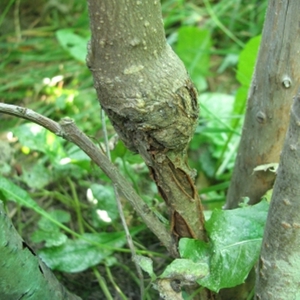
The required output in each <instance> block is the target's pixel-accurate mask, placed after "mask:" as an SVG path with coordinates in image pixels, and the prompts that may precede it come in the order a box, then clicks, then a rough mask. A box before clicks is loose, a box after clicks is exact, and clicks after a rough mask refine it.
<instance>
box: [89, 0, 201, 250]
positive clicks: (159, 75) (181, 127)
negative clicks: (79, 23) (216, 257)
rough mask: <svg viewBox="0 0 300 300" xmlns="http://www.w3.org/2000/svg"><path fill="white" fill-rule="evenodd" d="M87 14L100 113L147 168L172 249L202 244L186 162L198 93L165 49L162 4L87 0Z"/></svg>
mask: <svg viewBox="0 0 300 300" xmlns="http://www.w3.org/2000/svg"><path fill="white" fill-rule="evenodd" d="M88 6H89V15H90V23H91V24H90V26H91V32H92V39H91V42H90V45H89V49H88V57H87V65H88V67H89V68H90V70H91V71H92V73H93V77H94V85H95V88H96V90H97V94H98V99H99V101H100V105H101V107H102V108H103V109H104V110H105V112H106V113H107V115H108V116H109V118H110V120H111V122H112V124H113V126H114V128H115V130H116V131H117V133H118V135H119V136H120V138H121V139H122V141H123V142H124V143H125V145H126V146H127V147H128V148H129V149H130V150H131V151H134V152H136V153H139V154H140V155H141V156H142V157H143V159H144V160H145V163H146V164H147V166H148V167H149V170H150V174H151V176H152V177H153V179H154V181H155V182H156V184H157V187H158V190H159V192H160V194H161V196H162V197H163V198H164V200H165V202H166V204H167V206H168V209H169V211H170V219H171V233H172V235H173V237H174V244H175V245H176V244H177V241H178V239H179V238H180V237H191V238H196V239H202V240H205V232H204V226H203V223H204V217H203V211H202V208H201V203H200V199H199V197H198V193H197V190H196V188H195V186H194V176H195V172H194V171H193V170H191V169H190V168H189V166H188V164H187V154H186V150H187V146H188V143H189V141H190V139H191V138H192V136H193V133H194V129H195V126H196V124H197V120H198V113H199V111H198V103H197V93H196V90H195V88H194V86H193V83H192V82H191V80H190V78H189V76H188V74H187V71H186V69H185V67H184V65H183V63H182V62H181V61H180V60H179V58H178V57H177V56H176V55H175V53H174V52H173V51H172V49H171V47H170V46H169V45H168V44H167V42H166V39H165V33H164V28H163V20H162V16H161V7H160V1H156V0H155V1H154V0H153V1H136V0H103V1H96V0H89V1H88ZM154 233H155V232H154Z"/></svg>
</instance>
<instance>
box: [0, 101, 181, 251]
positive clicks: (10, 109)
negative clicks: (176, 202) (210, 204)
mask: <svg viewBox="0 0 300 300" xmlns="http://www.w3.org/2000/svg"><path fill="white" fill-rule="evenodd" d="M0 113H5V114H9V115H12V116H17V117H20V118H23V119H26V120H29V121H31V122H34V123H36V124H38V125H41V126H42V127H44V128H46V129H48V130H49V131H51V132H53V133H54V134H56V135H57V136H61V137H62V138H64V139H65V140H67V141H70V142H72V143H73V144H75V145H77V146H78V147H79V148H80V149H81V150H83V151H84V152H85V153H86V154H87V155H88V156H89V157H90V158H91V160H92V161H93V162H94V163H95V164H96V165H97V166H98V167H100V168H101V169H102V171H103V172H104V173H105V174H106V175H107V176H108V177H109V178H110V179H111V181H112V182H113V184H114V185H115V186H116V187H117V188H118V191H120V192H121V193H122V195H123V196H124V197H125V198H126V199H127V200H128V201H129V202H130V204H131V205H132V207H133V208H134V209H135V210H136V211H137V213H138V215H139V216H140V217H141V218H142V219H143V221H144V222H145V224H146V225H147V226H148V227H149V229H150V230H151V231H152V232H153V233H154V234H155V235H156V236H157V238H158V239H159V240H160V242H161V243H162V244H163V245H164V246H165V247H166V248H167V250H168V251H169V253H170V254H172V255H173V256H176V255H177V249H176V248H174V243H173V241H172V237H171V235H170V232H169V231H168V230H167V229H166V228H165V226H164V225H163V224H162V223H161V222H160V221H159V220H158V219H157V217H156V216H155V214H154V213H153V212H152V211H151V210H150V208H149V207H148V205H147V204H146V203H145V202H144V201H143V200H142V199H141V198H140V197H139V195H138V194H137V193H136V191H135V190H134V189H133V187H132V186H131V185H130V184H129V183H128V181H127V180H126V179H125V178H124V177H123V176H122V175H121V174H120V172H119V171H118V169H117V168H116V167H115V166H114V165H113V164H112V163H111V162H110V161H109V159H108V158H107V157H106V155H105V154H104V153H103V152H102V151H101V150H100V149H99V148H98V147H97V146H96V145H95V144H94V143H93V142H92V141H91V140H90V139H89V138H88V137H87V136H86V135H85V134H84V133H83V132H82V131H81V130H80V129H79V128H78V127H77V126H76V125H75V122H74V120H72V119H70V118H63V119H62V120H61V121H60V122H59V123H57V122H55V121H53V120H51V119H49V118H47V117H45V116H42V115H40V114H38V113H37V112H35V111H33V110H31V109H27V108H24V107H20V106H16V105H10V104H5V103H0Z"/></svg>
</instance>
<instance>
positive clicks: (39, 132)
mask: <svg viewBox="0 0 300 300" xmlns="http://www.w3.org/2000/svg"><path fill="white" fill-rule="evenodd" d="M12 131H13V133H14V135H16V136H17V137H18V139H19V142H20V144H21V145H22V146H25V147H27V148H29V149H30V150H31V151H32V150H34V151H39V152H42V153H45V154H46V155H47V156H48V157H49V159H50V160H51V162H53V163H57V164H59V163H60V159H62V158H64V157H65V156H66V153H65V150H64V147H63V145H62V142H63V140H62V139H61V138H60V137H57V136H56V135H55V134H54V133H52V132H50V131H48V130H46V129H45V128H43V127H41V126H39V125H37V124H33V123H26V124H23V125H21V126H19V127H17V128H14V129H13V130H12Z"/></svg>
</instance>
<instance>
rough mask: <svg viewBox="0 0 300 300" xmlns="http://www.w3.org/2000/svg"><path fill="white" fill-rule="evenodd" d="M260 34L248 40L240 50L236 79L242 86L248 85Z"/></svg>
mask: <svg viewBox="0 0 300 300" xmlns="http://www.w3.org/2000/svg"><path fill="white" fill-rule="evenodd" d="M260 40H261V35H259V36H256V37H254V38H252V39H250V40H249V41H248V43H247V44H246V46H245V48H244V49H243V50H242V51H241V54H240V57H239V63H238V68H237V76H236V78H237V80H238V81H239V82H240V83H241V84H242V85H244V86H246V87H249V86H250V83H251V78H252V74H253V71H254V66H255V62H256V57H257V53H258V49H259V45H260Z"/></svg>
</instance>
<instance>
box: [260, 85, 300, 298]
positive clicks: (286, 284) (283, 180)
mask: <svg viewBox="0 0 300 300" xmlns="http://www.w3.org/2000/svg"><path fill="white" fill-rule="evenodd" d="M299 137H300V91H299V92H298V95H297V97H296V99H295V100H294V104H293V107H292V110H291V118H290V125H289V129H288V132H287V135H286V138H285V143H284V147H283V150H282V154H281V159H280V164H279V169H278V174H277V178H276V182H275V185H274V189H273V196H272V200H271V205H270V211H269V214H268V219H267V224H266V228H265V234H264V239H263V243H262V250H261V254H260V258H259V266H258V272H257V283H256V299H263V300H268V299H270V300H271V299H285V300H292V299H299V298H300V273H299V268H300V253H299V245H300V213H299V212H300V201H299V199H300V184H299V170H300V147H299V146H300V145H299Z"/></svg>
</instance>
